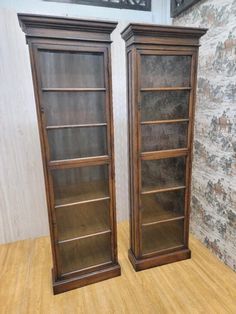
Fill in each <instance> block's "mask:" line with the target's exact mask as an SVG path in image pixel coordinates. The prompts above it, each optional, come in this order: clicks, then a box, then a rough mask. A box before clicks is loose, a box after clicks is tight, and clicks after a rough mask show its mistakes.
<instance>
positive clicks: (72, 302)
mask: <svg viewBox="0 0 236 314" xmlns="http://www.w3.org/2000/svg"><path fill="white" fill-rule="evenodd" d="M118 236H119V260H120V264H121V267H122V276H121V277H117V278H114V279H110V280H107V281H103V282H101V283H97V284H93V285H90V286H87V287H84V288H80V289H76V290H73V291H69V292H66V293H64V294H60V295H57V296H53V294H52V289H51V256H50V245H49V239H48V238H47V237H43V238H38V239H33V240H26V241H19V242H15V243H11V244H7V245H1V246H0V313H1V314H3V313H7V314H10V313H14V314H16V313H20V314H21V313H24V314H25V313H33V314H36V313H43V314H50V313H56V314H60V313H63V314H64V313H65V314H73V313H79V314H80V313H81V314H82V313H86V314H87V313H89V314H90V313H91V314H99V313H104V314H105V313H119V314H120V313H135V314H136V313H145V314H148V313H172V314H173V313H188V314H192V313H207V314H210V313H214V314H215V313H220V314H222V313H234V314H235V313H236V273H235V272H233V271H232V270H231V269H229V268H228V267H227V266H225V265H224V264H222V263H221V262H219V261H218V260H217V258H216V257H214V256H213V255H212V254H211V253H210V252H209V251H208V250H207V249H206V248H205V247H204V246H203V245H202V244H200V242H199V241H197V240H196V239H194V238H193V237H192V238H191V241H190V247H191V249H192V259H191V260H186V261H182V262H178V263H173V264H169V265H165V266H162V267H156V268H152V269H149V270H145V271H142V272H139V273H135V272H134V270H133V269H132V267H131V265H130V263H129V261H128V258H127V249H128V226H127V224H126V223H122V224H120V225H119V229H118Z"/></svg>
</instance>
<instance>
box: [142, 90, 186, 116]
mask: <svg viewBox="0 0 236 314" xmlns="http://www.w3.org/2000/svg"><path fill="white" fill-rule="evenodd" d="M188 104H189V91H158V92H142V93H141V121H142V122H144V121H154V120H176V119H188V106H189V105H188Z"/></svg>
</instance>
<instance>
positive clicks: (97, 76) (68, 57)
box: [39, 51, 104, 88]
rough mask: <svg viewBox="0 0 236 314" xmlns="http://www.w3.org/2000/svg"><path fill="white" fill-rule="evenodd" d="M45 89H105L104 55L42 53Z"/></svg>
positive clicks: (41, 65)
mask: <svg viewBox="0 0 236 314" xmlns="http://www.w3.org/2000/svg"><path fill="white" fill-rule="evenodd" d="M39 63H40V71H41V80H42V87H43V88H97V87H99V88H104V73H103V72H104V60H103V54H102V53H92V52H91V53H89V52H77V51H76V52H73V51H70V52H56V51H40V53H39Z"/></svg>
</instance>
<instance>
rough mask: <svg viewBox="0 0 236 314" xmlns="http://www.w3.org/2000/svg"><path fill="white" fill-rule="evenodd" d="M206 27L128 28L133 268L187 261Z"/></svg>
mask: <svg viewBox="0 0 236 314" xmlns="http://www.w3.org/2000/svg"><path fill="white" fill-rule="evenodd" d="M205 32H206V29H195V28H184V27H173V26H158V25H145V24H144V25H142V24H130V25H128V26H127V27H126V29H125V30H124V31H123V32H122V37H123V39H124V40H125V42H126V49H127V72H128V79H127V80H128V103H129V163H130V196H131V197H130V239H131V241H130V246H131V248H130V250H129V259H130V261H131V263H132V265H133V267H134V268H135V270H137V271H138V270H142V269H146V268H149V267H154V266H157V265H162V264H166V263H170V262H175V261H178V260H182V259H187V258H190V256H191V252H190V250H189V247H188V238H189V206H190V183H191V164H192V140H193V121H194V104H195V91H196V75H197V74H196V73H197V56H198V47H199V38H200V37H201V36H202V35H204V34H205Z"/></svg>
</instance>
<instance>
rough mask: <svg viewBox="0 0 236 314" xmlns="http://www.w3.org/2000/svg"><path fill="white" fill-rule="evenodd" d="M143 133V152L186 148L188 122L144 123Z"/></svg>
mask: <svg viewBox="0 0 236 314" xmlns="http://www.w3.org/2000/svg"><path fill="white" fill-rule="evenodd" d="M141 134H142V135H141V137H142V151H143V152H150V151H158V150H168V149H176V148H185V147H187V136H188V123H163V124H147V125H142V126H141Z"/></svg>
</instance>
